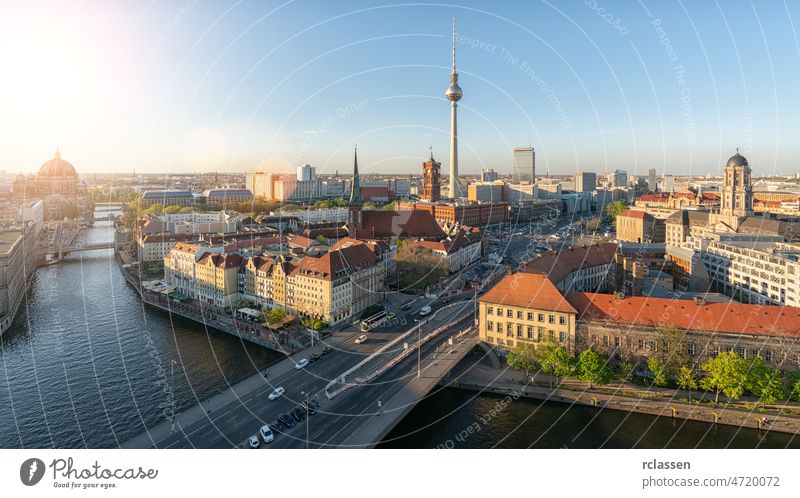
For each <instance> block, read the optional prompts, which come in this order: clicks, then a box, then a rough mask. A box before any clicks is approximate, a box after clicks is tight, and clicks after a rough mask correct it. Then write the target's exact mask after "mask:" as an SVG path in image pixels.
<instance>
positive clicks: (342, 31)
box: [0, 1, 800, 175]
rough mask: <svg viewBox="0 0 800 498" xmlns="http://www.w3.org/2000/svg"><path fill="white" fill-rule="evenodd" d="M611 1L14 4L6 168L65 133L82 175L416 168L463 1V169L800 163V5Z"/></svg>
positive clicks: (436, 142) (436, 138)
mask: <svg viewBox="0 0 800 498" xmlns="http://www.w3.org/2000/svg"><path fill="white" fill-rule="evenodd" d="M43 7H44V10H43ZM603 7H604V9H605V10H604V11H603V12H604V13H609V14H607V15H604V16H601V15H599V13H598V11H597V10H596V9H593V8H592V7H591V6H590V5H584V4H580V5H575V6H571V7H569V8H566V7H565V8H564V9H563V10H562V8H561V7H560V6H554V5H550V4H548V3H542V4H536V5H533V6H493V7H492V8H491V9H486V8H484V7H483V6H482V5H481V4H480V3H477V2H466V3H464V4H463V5H459V6H455V7H453V6H436V5H426V6H396V5H391V4H388V3H380V2H379V3H377V4H375V5H373V6H371V7H364V6H362V5H360V4H352V3H344V4H338V5H336V6H333V5H325V6H321V7H319V8H317V9H314V12H313V13H309V12H307V11H306V10H304V9H302V5H301V4H300V3H296V2H289V3H288V4H286V5H278V4H264V5H239V4H236V5H233V6H230V5H211V6H208V5H203V4H198V3H196V2H191V1H189V2H173V3H169V4H161V5H158V6H154V7H152V8H149V9H147V8H144V7H140V6H137V5H135V4H132V3H128V4H125V3H123V4H120V5H116V6H115V7H109V6H105V5H103V4H100V3H91V2H90V3H88V4H85V5H84V7H83V10H81V11H80V12H70V11H67V10H66V7H64V6H60V5H58V4H57V3H54V2H40V3H38V4H35V5H33V6H15V7H13V8H12V10H11V12H10V13H9V15H8V16H6V19H5V20H4V21H3V25H2V27H3V28H4V29H3V30H2V32H3V34H2V41H3V43H2V46H3V49H2V50H3V52H4V56H8V57H7V60H9V61H10V67H12V68H14V71H12V72H11V75H12V77H11V78H9V79H8V80H7V81H4V82H3V83H2V84H0V85H2V87H3V88H2V89H3V92H2V94H3V95H6V96H7V97H6V98H7V99H8V96H11V95H13V96H14V98H13V99H9V100H8V101H7V102H5V104H7V106H6V108H7V109H9V110H10V112H9V115H10V116H11V117H12V119H7V120H5V124H4V129H3V132H4V136H5V137H6V138H7V140H8V142H7V143H6V144H4V145H5V150H6V158H5V159H6V160H5V162H4V168H5V169H6V170H7V171H13V172H16V171H22V172H31V171H34V170H35V169H36V168H37V167H38V165H40V164H41V162H42V160H44V159H46V157H48V156H49V154H50V153H51V152H50V151H52V150H53V149H54V148H55V147H56V146H57V145H58V146H60V147H61V149H62V151H63V152H64V154H65V157H69V158H71V161H72V162H73V163H74V164H75V165H76V167H78V169H79V170H80V171H81V172H82V173H92V172H108V171H125V172H127V171H132V170H134V169H135V170H137V171H139V172H143V173H150V172H164V171H168V172H175V173H180V172H187V173H188V172H193V171H200V172H208V171H220V172H227V171H231V172H247V171H255V170H268V171H275V172H288V171H292V170H293V169H294V168H295V167H296V166H298V165H301V164H303V163H310V164H312V165H314V166H315V167H317V169H318V170H319V171H320V173H322V174H328V173H333V172H334V171H335V170H336V169H339V170H343V169H346V168H347V165H348V162H349V160H348V157H349V149H350V147H352V145H353V144H354V143H356V142H358V143H360V144H361V145H362V156H363V168H364V173H365V174H369V173H383V172H386V173H398V174H404V173H405V174H408V173H413V174H419V166H418V165H419V164H420V163H421V162H423V161H424V160H425V159H426V158H427V156H428V147H429V146H433V150H434V152H435V153H436V151H439V152H438V155H440V156H442V155H444V154H446V151H447V149H448V143H447V142H448V139H449V126H448V125H449V123H448V116H447V106H448V102H447V100H446V99H445V98H444V97H443V95H442V92H441V81H442V80H443V79H444V78H445V77H446V76H445V75H446V74H447V72H449V71H450V64H449V63H450V51H451V46H450V45H451V44H450V41H451V40H450V32H449V31H450V21H451V18H452V16H453V15H455V16H457V17H458V20H459V24H458V31H459V32H458V33H457V36H456V44H457V48H458V49H459V69H460V71H459V73H460V74H461V80H462V81H463V80H466V81H467V83H468V84H469V88H470V98H469V102H467V103H465V104H462V106H461V107H462V112H461V126H460V130H459V139H460V141H461V144H460V145H461V149H462V150H461V151H460V152H461V154H460V156H461V157H460V161H459V162H460V163H461V164H460V169H461V171H462V172H463V173H464V174H477V173H478V172H479V171H480V170H481V169H482V168H493V169H495V171H498V172H499V173H500V174H505V173H507V172H510V170H511V164H512V153H511V151H512V149H513V148H514V147H518V146H529V145H532V146H534V147H535V148H536V150H537V152H538V156H539V158H538V159H539V163H540V164H539V168H538V169H539V172H541V174H544V173H546V172H549V173H551V174H571V173H574V171H576V170H583V171H596V172H599V173H602V172H604V171H613V170H615V169H624V170H627V171H628V172H630V173H631V174H634V173H635V174H646V172H647V171H648V169H649V168H656V170H657V173H658V175H663V174H664V173H668V174H675V175H681V174H705V173H706V172H709V171H710V172H712V173H715V174H716V173H718V172H719V171H720V170H721V168H722V167H723V166H724V161H725V158H727V157H728V156H729V155H730V153H731V151H733V150H734V149H735V148H736V147H739V148H740V149H741V150H742V152H743V153H745V154H747V156H748V157H749V158H751V162H752V165H753V171H754V174H756V175H765V174H771V173H778V174H788V173H791V172H793V171H794V170H795V169H796V168H797V165H798V157H800V154H798V148H797V146H796V145H794V144H792V143H791V142H790V140H791V137H792V136H793V132H794V131H795V130H794V128H793V125H791V123H786V122H784V121H785V118H784V116H793V115H795V112H794V111H796V110H797V109H793V107H795V106H797V105H798V104H795V99H792V98H791V97H790V96H789V97H787V93H788V92H790V91H791V82H792V81H795V80H796V77H797V72H798V70H797V65H796V64H780V65H778V64H773V63H772V59H773V58H774V59H780V60H784V61H785V60H792V59H796V58H797V57H798V55H799V54H800V45H798V43H797V38H796V36H795V35H794V34H793V32H792V30H791V26H792V19H793V18H794V17H796V16H797V14H798V13H797V12H794V11H793V10H792V9H790V8H789V7H788V6H779V7H775V6H758V7H757V8H756V7H751V8H749V9H735V8H733V7H731V8H727V7H726V8H723V7H721V6H717V7H714V8H712V7H710V6H692V7H691V8H689V7H686V8H685V9H683V12H676V9H668V8H666V7H661V6H657V5H646V4H641V5H640V8H639V9H638V10H637V9H623V8H622V6H621V5H620V4H617V3H615V2H609V3H608V5H607V6H605V5H604V6H603ZM661 9H663V12H662V11H661ZM615 11H618V12H619V17H617V16H616V15H615V14H613V13H614V12H615ZM423 12H424V15H421V14H422V13H423ZM609 15H610V16H611V17H610V18H609V17H608V16H609ZM98 19H102V20H103V21H104V22H101V23H98V22H97V20H98ZM131 19H134V20H135V21H136V22H133V23H131V22H129V21H130V20H131ZM608 19H611V21H612V22H609V21H608ZM188 20H190V21H191V22H184V21H188ZM17 26H26V30H24V31H23V30H20V29H19V28H17ZM30 26H33V29H30ZM356 28H357V29H356ZM711 30H714V31H719V34H721V36H717V37H715V38H713V39H711V38H708V39H706V38H704V37H703V36H702V35H701V33H704V32H708V31H711ZM734 32H736V33H738V32H747V33H749V36H747V37H745V39H744V40H739V39H736V38H734V36H733V35H732V33H734ZM726 33H727V34H726ZM6 52H7V53H6ZM587 54H588V55H587ZM53 74H56V75H58V84H54V83H53V82H52V75H53ZM778 101H780V102H781V106H780V107H779V106H778V105H777V102H778ZM781 111H782V112H781Z"/></svg>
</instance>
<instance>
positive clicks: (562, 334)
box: [558, 332, 567, 342]
mask: <svg viewBox="0 0 800 498" xmlns="http://www.w3.org/2000/svg"><path fill="white" fill-rule="evenodd" d="M558 340H559V341H560V342H564V341H566V340H567V333H566V332H559V333H558Z"/></svg>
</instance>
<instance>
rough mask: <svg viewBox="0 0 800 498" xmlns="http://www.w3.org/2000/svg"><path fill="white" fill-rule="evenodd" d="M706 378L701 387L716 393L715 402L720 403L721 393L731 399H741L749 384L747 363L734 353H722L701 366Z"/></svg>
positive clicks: (701, 382) (702, 380)
mask: <svg viewBox="0 0 800 498" xmlns="http://www.w3.org/2000/svg"><path fill="white" fill-rule="evenodd" d="M700 368H701V369H702V370H703V371H704V372H705V374H706V376H705V377H704V378H703V379H701V380H700V387H702V388H703V389H707V390H709V391H715V392H716V396H715V397H714V402H715V403H719V393H720V392H721V393H723V394H724V395H725V396H727V397H728V398H731V399H739V398H741V397H742V394H743V393H744V388H745V383H746V382H747V362H745V361H744V360H743V359H742V357H741V356H739V355H738V354H736V352H734V351H729V352H725V353H720V354H719V355H717V357H716V358H710V359H708V360H706V361H705V362H703V364H702V365H700Z"/></svg>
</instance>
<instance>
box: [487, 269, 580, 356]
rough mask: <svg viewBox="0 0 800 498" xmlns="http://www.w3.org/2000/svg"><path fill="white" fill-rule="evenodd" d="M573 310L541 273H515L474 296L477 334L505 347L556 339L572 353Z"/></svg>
mask: <svg viewBox="0 0 800 498" xmlns="http://www.w3.org/2000/svg"><path fill="white" fill-rule="evenodd" d="M577 314H578V312H577V311H576V310H575V308H573V307H572V305H571V304H570V303H569V302H567V300H566V299H564V296H562V295H561V292H559V290H558V289H557V288H556V287H555V286H554V285H553V283H552V282H551V281H550V280H548V278H547V277H546V276H545V275H541V274H534V273H515V274H513V275H508V276H506V277H503V279H502V280H500V282H498V283H497V285H495V286H494V287H492V288H491V289H490V290H489V291H488V292H486V294H484V295H483V296H481V297H479V298H478V334H479V337H480V340H481V341H483V342H486V343H489V344H492V345H496V346H500V347H501V348H503V349H509V350H510V349H513V348H514V347H515V346H516V345H517V344H520V343H522V344H532V345H534V346H537V345H538V344H541V343H543V342H546V341H557V342H558V343H560V344H561V345H563V346H564V347H565V348H566V350H567V351H568V352H569V353H570V354H573V355H574V354H576V353H577V351H576V347H575V321H576V317H577Z"/></svg>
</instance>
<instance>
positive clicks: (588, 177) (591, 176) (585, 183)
mask: <svg viewBox="0 0 800 498" xmlns="http://www.w3.org/2000/svg"><path fill="white" fill-rule="evenodd" d="M595 190H597V174H596V173H589V172H586V171H579V172H578V173H577V174H576V175H575V192H594V191H595Z"/></svg>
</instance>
